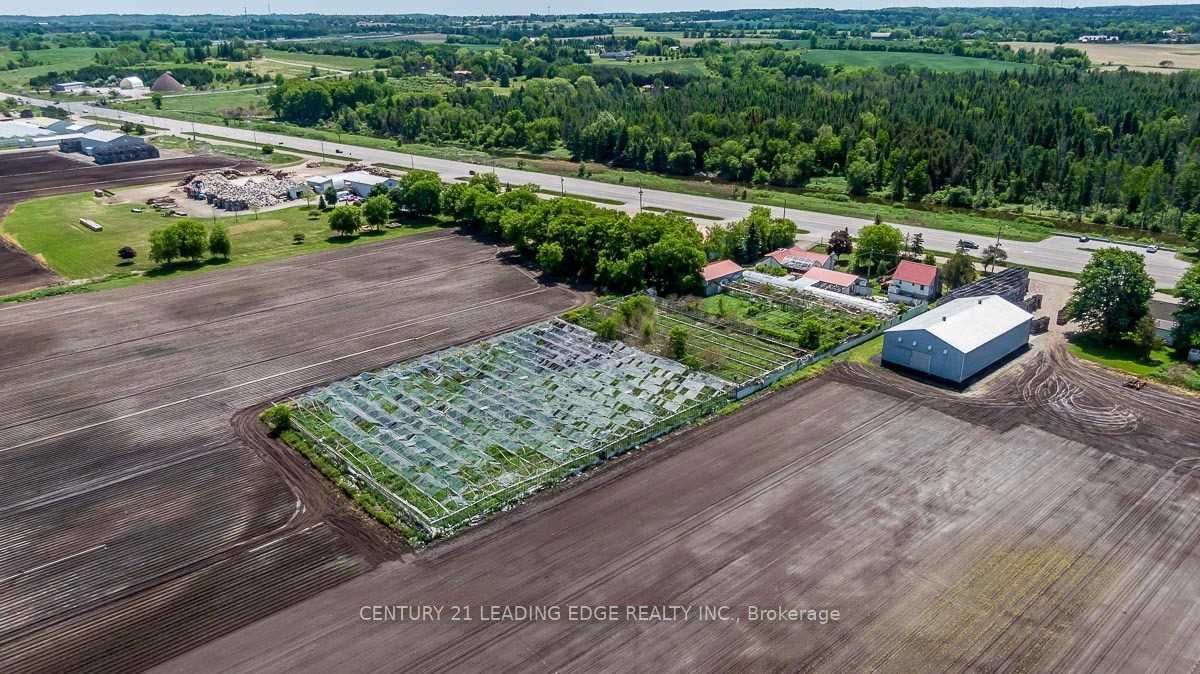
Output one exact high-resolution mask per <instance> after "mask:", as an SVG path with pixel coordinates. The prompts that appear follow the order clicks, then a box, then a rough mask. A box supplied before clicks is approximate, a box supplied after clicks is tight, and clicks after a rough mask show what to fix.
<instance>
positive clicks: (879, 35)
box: [871, 30, 892, 40]
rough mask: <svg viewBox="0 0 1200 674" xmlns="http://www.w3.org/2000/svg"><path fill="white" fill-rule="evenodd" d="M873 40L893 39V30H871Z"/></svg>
mask: <svg viewBox="0 0 1200 674" xmlns="http://www.w3.org/2000/svg"><path fill="white" fill-rule="evenodd" d="M871 39H872V40H890V39H892V31H890V30H888V31H871Z"/></svg>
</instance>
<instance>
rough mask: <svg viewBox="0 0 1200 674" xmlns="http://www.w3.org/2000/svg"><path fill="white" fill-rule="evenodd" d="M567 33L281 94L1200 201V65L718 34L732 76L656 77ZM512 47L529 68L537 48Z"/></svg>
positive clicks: (451, 138) (718, 160)
mask: <svg viewBox="0 0 1200 674" xmlns="http://www.w3.org/2000/svg"><path fill="white" fill-rule="evenodd" d="M553 45H554V43H553V42H551V43H549V45H548V46H547V49H549V50H554V49H555V47H554V46H553ZM558 49H562V50H564V51H565V52H566V53H567V56H566V57H565V60H564V59H563V58H561V57H560V55H559V54H556V53H554V54H552V53H549V52H546V53H543V54H542V56H545V57H546V58H536V65H535V67H536V69H537V72H538V76H537V77H535V78H534V79H530V80H527V81H526V82H525V83H524V86H522V87H520V88H517V89H514V90H513V91H512V93H511V95H507V96H505V95H497V94H496V93H495V92H494V91H493V90H492V89H490V88H487V87H479V88H475V87H465V88H459V89H454V90H452V91H448V92H446V93H437V92H422V93H404V92H398V91H394V90H392V88H391V86H390V85H388V84H386V83H384V82H376V81H370V80H366V79H364V78H359V79H358V80H354V79H351V80H344V81H309V80H293V81H289V82H287V83H286V84H285V85H284V86H283V87H280V88H279V89H278V90H277V91H276V92H274V93H273V94H272V95H271V97H270V104H271V107H272V109H273V110H274V111H275V112H276V114H278V115H279V116H280V117H281V118H283V119H285V120H289V121H294V122H297V123H302V124H316V123H320V122H323V121H330V122H333V123H336V124H338V125H340V126H341V127H343V128H344V129H345V130H348V131H349V130H370V131H372V132H375V133H377V134H382V135H387V136H393V137H396V138H398V139H399V140H401V141H404V142H414V141H420V142H456V143H462V144H467V145H471V146H477V147H482V148H526V149H528V150H531V151H534V152H543V151H546V150H549V149H551V148H553V147H555V146H557V145H558V144H559V143H561V144H562V145H563V146H565V148H567V149H568V150H569V151H570V152H571V154H572V156H573V157H575V158H576V159H578V160H581V161H596V162H603V163H609V164H612V165H615V166H623V167H630V168H637V169H645V170H650V171H657V172H663V173H670V174H675V175H681V176H688V175H705V176H711V177H716V178H721V179H724V180H728V181H734V182H741V183H746V184H761V185H776V186H780V187H793V188H795V187H803V186H804V185H805V184H806V183H807V182H808V181H809V180H810V179H812V178H814V177H817V176H844V177H845V179H846V181H847V184H848V188H849V192H850V193H851V194H852V195H855V196H861V197H869V196H874V197H876V198H881V199H886V200H890V201H925V202H931V203H937V204H945V205H948V206H959V207H988V206H994V205H997V204H1000V203H1016V204H1022V203H1028V204H1040V205H1046V206H1050V207H1054V208H1057V209H1060V210H1066V211H1076V212H1084V211H1086V212H1087V214H1088V215H1089V216H1091V217H1092V218H1093V219H1094V220H1095V221H1097V222H1113V223H1114V224H1123V225H1127V226H1133V227H1141V228H1146V229H1155V230H1157V229H1168V230H1172V231H1175V230H1178V229H1179V228H1182V227H1184V226H1185V225H1186V224H1187V223H1185V217H1184V216H1185V215H1186V214H1187V213H1188V212H1192V211H1196V210H1197V209H1200V154H1198V153H1200V143H1197V142H1196V141H1195V139H1196V137H1197V134H1198V131H1200V128H1198V125H1200V74H1193V73H1179V74H1176V75H1173V76H1170V77H1164V76H1160V75H1149V74H1142V73H1135V72H1105V73H1098V72H1088V71H1080V70H1076V69H1070V68H1040V69H1032V70H1021V71H1013V72H1002V73H987V72H982V71H978V72H976V71H970V72H962V73H935V72H931V71H927V70H911V69H908V68H903V67H893V68H887V69H883V70H875V69H867V70H846V71H843V70H840V69H838V68H832V69H831V68H827V67H825V66H821V65H818V64H813V63H810V62H807V61H805V60H803V59H802V58H800V57H798V56H797V55H796V54H795V53H793V52H785V51H779V50H774V49H769V48H765V49H736V50H735V49H717V50H713V51H711V52H710V53H709V55H708V57H707V65H708V68H709V70H710V71H711V72H713V73H715V74H716V76H711V77H700V78H690V79H689V78H680V77H676V78H674V79H673V80H672V82H673V84H672V85H667V84H664V83H663V82H661V81H657V82H655V83H653V84H643V85H640V86H639V85H638V84H636V83H635V82H631V81H629V80H628V79H621V78H616V77H614V78H607V77H605V76H604V72H605V71H603V70H597V69H595V68H591V69H585V68H581V67H579V66H575V65H573V64H572V63H571V61H570V59H571V58H572V56H573V52H571V51H570V50H569V49H567V48H563V47H559V48H558ZM501 56H506V57H507V58H508V59H509V61H511V62H510V63H508V65H507V66H506V67H511V68H512V73H511V74H512V75H513V76H520V75H526V74H527V73H526V72H525V71H524V68H525V67H526V66H528V65H529V64H530V63H533V62H534V61H533V60H532V59H530V58H528V57H529V56H530V54H525V57H526V58H517V56H519V55H514V54H511V53H510V54H507V55H505V54H501ZM498 58H499V57H495V58H493V62H495V60H496V59H498ZM547 64H550V66H552V67H551V68H549V69H551V70H553V72H551V73H547V72H546V70H547V69H548V68H547ZM546 75H552V76H553V77H550V78H547V77H546Z"/></svg>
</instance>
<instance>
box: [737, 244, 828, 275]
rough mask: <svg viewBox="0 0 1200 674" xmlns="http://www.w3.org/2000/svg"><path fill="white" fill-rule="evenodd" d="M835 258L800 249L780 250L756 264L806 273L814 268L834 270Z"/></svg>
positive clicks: (772, 252) (774, 251)
mask: <svg viewBox="0 0 1200 674" xmlns="http://www.w3.org/2000/svg"><path fill="white" fill-rule="evenodd" d="M833 263H834V257H833V256H832V255H826V254H824V253H814V252H813V251H811V250H805V249H803V248H800V247H792V248H780V249H779V250H773V251H771V252H770V253H767V255H766V257H764V258H763V259H761V260H759V261H758V262H757V263H755V266H757V265H760V264H761V265H766V266H767V267H771V268H773V269H786V270H788V271H794V272H806V271H808V270H809V269H812V268H813V267H822V268H824V269H833Z"/></svg>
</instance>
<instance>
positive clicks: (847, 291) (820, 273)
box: [804, 267, 871, 295]
mask: <svg viewBox="0 0 1200 674" xmlns="http://www.w3.org/2000/svg"><path fill="white" fill-rule="evenodd" d="M804 278H805V280H807V281H811V282H812V285H813V286H814V287H817V288H822V289H825V290H832V291H833V292H835V293H842V294H843V295H870V294H871V285H870V284H869V283H867V279H865V278H863V277H861V276H855V275H854V274H847V273H846V272H841V271H834V270H832V269H826V268H824V267H813V268H811V269H809V270H808V271H806V272H804Z"/></svg>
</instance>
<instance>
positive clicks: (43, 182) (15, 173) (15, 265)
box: [0, 150, 253, 295]
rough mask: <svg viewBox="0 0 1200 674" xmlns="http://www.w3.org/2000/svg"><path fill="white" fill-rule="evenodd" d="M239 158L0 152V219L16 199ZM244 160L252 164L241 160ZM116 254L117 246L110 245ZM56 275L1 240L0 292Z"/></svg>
mask: <svg viewBox="0 0 1200 674" xmlns="http://www.w3.org/2000/svg"><path fill="white" fill-rule="evenodd" d="M236 164H238V162H237V161H235V160H230V159H227V158H224V157H212V156H204V157H181V158H176V159H150V160H146V161H136V162H126V163H124V164H111V165H108V166H97V165H95V164H93V163H91V161H90V160H88V161H83V160H80V159H75V158H71V157H65V156H63V155H61V154H59V153H57V152H49V151H45V150H41V151H35V152H0V220H3V218H4V216H6V215H7V214H8V212H9V210H11V209H12V207H13V206H14V205H15V204H17V203H18V202H21V201H25V200H26V199H34V198H37V197H45V196H50V195H53V194H64V193H67V192H86V191H89V190H93V189H100V188H109V187H116V186H118V185H134V184H137V183H143V182H154V181H172V180H180V179H182V178H184V177H185V176H188V175H190V174H192V173H195V172H197V171H203V170H207V169H213V168H223V167H226V166H234V165H236ZM245 165H248V166H253V165H252V164H248V163H245ZM113 254H114V255H116V251H113ZM58 280H59V278H58V276H57V275H55V274H54V273H53V272H52V271H50V270H49V269H47V268H46V267H45V266H43V265H42V264H41V263H40V262H39V261H37V260H35V259H34V258H33V257H31V256H30V255H29V254H28V253H26V252H25V251H23V250H21V249H20V248H19V247H18V246H16V245H13V244H11V243H10V242H8V241H4V240H0V295H9V294H12V293H18V292H21V291H24V290H29V289H31V288H38V287H41V286H46V285H50V284H51V283H54V282H56V281H58Z"/></svg>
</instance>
